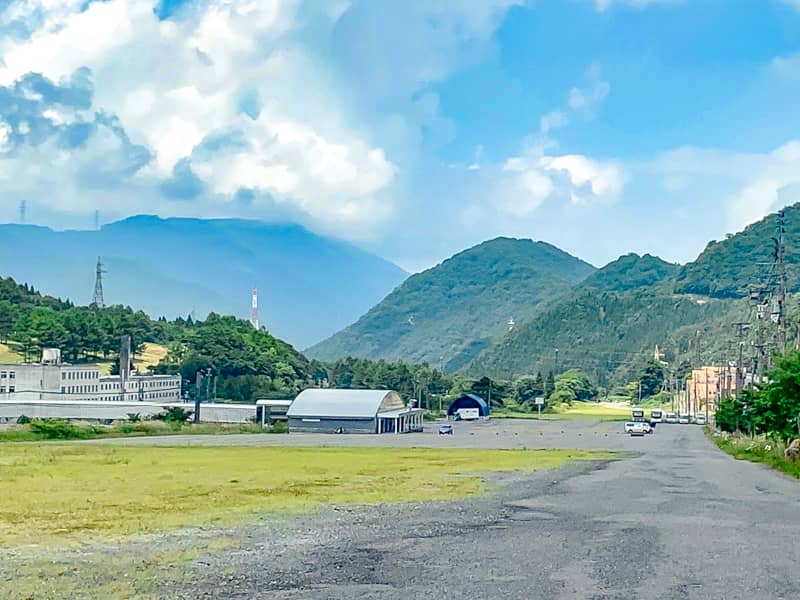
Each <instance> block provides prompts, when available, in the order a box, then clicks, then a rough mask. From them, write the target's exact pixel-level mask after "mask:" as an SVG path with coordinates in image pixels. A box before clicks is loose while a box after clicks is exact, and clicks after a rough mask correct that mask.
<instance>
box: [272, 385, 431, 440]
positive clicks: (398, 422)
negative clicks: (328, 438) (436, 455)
mask: <svg viewBox="0 0 800 600" xmlns="http://www.w3.org/2000/svg"><path fill="white" fill-rule="evenodd" d="M422 413H423V411H422V410H420V409H418V408H410V407H407V406H405V404H404V403H403V399H402V398H401V397H400V395H399V394H398V393H397V392H394V391H391V390H345V389H316V388H314V389H308V390H304V391H302V392H300V394H298V396H297V398H295V400H294V402H292V405H291V406H290V407H289V410H288V411H287V416H288V417H289V431H290V432H298V431H305V432H317V433H406V432H409V431H421V430H422Z"/></svg>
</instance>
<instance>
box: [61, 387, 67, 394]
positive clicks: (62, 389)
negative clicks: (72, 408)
mask: <svg viewBox="0 0 800 600" xmlns="http://www.w3.org/2000/svg"><path fill="white" fill-rule="evenodd" d="M65 389H66V388H65V387H64V386H63V385H62V386H61V393H62V394H63V393H64V390H65Z"/></svg>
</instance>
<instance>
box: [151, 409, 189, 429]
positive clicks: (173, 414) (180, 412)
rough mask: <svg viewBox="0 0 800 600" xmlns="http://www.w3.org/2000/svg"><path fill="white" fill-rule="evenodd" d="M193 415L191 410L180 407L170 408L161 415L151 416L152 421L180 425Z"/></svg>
mask: <svg viewBox="0 0 800 600" xmlns="http://www.w3.org/2000/svg"><path fill="white" fill-rule="evenodd" d="M193 414H194V411H192V410H186V409H183V408H181V407H180V406H170V407H169V408H167V409H166V410H165V411H164V412H163V413H159V414H157V415H153V419H155V420H156V421H165V422H167V423H173V424H177V425H180V424H181V423H185V422H186V421H188V420H189V419H191V418H192V415H193Z"/></svg>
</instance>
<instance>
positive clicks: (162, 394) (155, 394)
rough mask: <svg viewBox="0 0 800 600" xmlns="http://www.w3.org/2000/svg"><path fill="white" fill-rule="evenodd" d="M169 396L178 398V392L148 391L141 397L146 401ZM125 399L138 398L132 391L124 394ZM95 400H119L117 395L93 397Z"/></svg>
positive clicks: (168, 397)
mask: <svg viewBox="0 0 800 600" xmlns="http://www.w3.org/2000/svg"><path fill="white" fill-rule="evenodd" d="M170 398H171V399H173V400H178V398H179V396H178V393H177V392H153V393H148V394H147V395H146V396H145V397H144V398H143V400H145V401H147V400H156V399H170ZM125 399H126V400H129V401H134V400H137V399H138V398H137V396H136V394H132V393H130V392H129V393H128V394H126V396H125ZM95 400H99V401H100V402H116V401H118V400H119V395H114V396H99V397H97V398H95Z"/></svg>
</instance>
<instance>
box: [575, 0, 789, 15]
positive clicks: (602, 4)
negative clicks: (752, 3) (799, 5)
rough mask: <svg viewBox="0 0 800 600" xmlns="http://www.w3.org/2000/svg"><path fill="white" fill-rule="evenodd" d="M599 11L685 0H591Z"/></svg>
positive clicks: (675, 2) (643, 6)
mask: <svg viewBox="0 0 800 600" xmlns="http://www.w3.org/2000/svg"><path fill="white" fill-rule="evenodd" d="M591 1H592V2H593V3H594V7H595V9H596V10H597V11H598V12H605V11H606V10H608V9H609V8H611V7H612V6H613V5H623V6H632V7H635V8H645V7H647V6H651V5H654V4H677V3H679V2H682V1H683V0H591ZM787 1H788V2H798V0H787Z"/></svg>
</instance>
